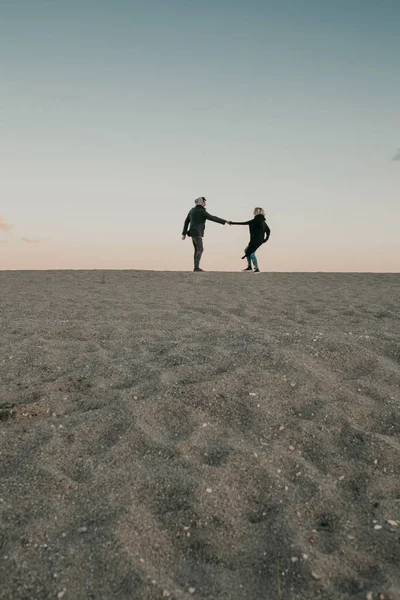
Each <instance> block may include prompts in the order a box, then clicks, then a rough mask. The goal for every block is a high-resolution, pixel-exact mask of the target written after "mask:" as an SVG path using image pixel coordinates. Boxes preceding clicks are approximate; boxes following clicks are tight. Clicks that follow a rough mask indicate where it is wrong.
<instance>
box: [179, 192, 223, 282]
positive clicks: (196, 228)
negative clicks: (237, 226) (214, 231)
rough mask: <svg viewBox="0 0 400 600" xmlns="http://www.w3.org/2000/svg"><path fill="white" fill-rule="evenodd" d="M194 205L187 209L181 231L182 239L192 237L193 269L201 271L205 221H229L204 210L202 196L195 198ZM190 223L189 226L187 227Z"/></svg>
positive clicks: (204, 200)
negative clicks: (187, 212)
mask: <svg viewBox="0 0 400 600" xmlns="http://www.w3.org/2000/svg"><path fill="white" fill-rule="evenodd" d="M194 203H195V206H194V207H193V208H192V209H191V210H190V211H189V214H188V216H187V217H186V219H185V224H184V226H183V231H182V240H185V239H186V236H187V235H189V236H190V237H191V238H192V242H193V246H194V269H193V270H194V271H197V272H198V271H203V269H200V259H201V255H202V254H203V249H204V247H203V236H204V230H205V228H206V221H214V223H221V225H225V223H230V221H226V220H225V219H220V218H219V217H213V216H212V215H210V214H209V213H208V212H207V211H206V204H207V200H206V199H205V198H204V196H201V197H200V198H196V200H195V201H194ZM189 225H190V228H189Z"/></svg>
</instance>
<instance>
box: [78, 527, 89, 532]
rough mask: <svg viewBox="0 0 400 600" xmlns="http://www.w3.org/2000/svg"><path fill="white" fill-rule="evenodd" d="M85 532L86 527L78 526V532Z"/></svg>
mask: <svg viewBox="0 0 400 600" xmlns="http://www.w3.org/2000/svg"><path fill="white" fill-rule="evenodd" d="M86 532H87V527H79V529H78V533H86Z"/></svg>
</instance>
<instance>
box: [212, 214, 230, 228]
mask: <svg viewBox="0 0 400 600" xmlns="http://www.w3.org/2000/svg"><path fill="white" fill-rule="evenodd" d="M206 219H207V221H214V223H220V224H221V225H225V223H230V221H227V220H226V219H220V218H219V217H214V216H213V215H210V213H208V212H206Z"/></svg>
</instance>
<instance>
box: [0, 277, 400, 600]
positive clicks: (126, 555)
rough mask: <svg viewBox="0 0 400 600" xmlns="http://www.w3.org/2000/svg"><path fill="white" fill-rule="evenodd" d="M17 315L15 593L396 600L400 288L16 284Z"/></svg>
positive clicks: (37, 596)
mask: <svg viewBox="0 0 400 600" xmlns="http://www.w3.org/2000/svg"><path fill="white" fill-rule="evenodd" d="M103 277H104V279H103ZM0 311H1V312H0V316H1V321H0V330H1V346H0V382H1V383H0V404H1V408H0V417H1V419H0V446H1V454H0V519H1V520H0V584H1V591H0V598H1V599H2V600H9V599H12V600H15V599H18V600H19V599H21V600H22V599H27V600H28V599H30V600H32V599H33V600H41V599H50V598H65V599H66V600H91V599H96V600H100V599H107V600H108V599H110V600H114V599H123V600H125V599H126V600H128V599H129V600H132V599H139V600H142V599H143V600H144V599H149V600H153V599H154V600H155V599H158V598H163V597H164V598H167V597H169V598H171V599H188V598H197V599H198V600H205V599H221V600H256V599H257V600H259V599H278V600H280V599H282V600H288V599H295V598H296V599H297V598H299V599H308V600H309V599H311V598H321V599H322V598H323V599H324V600H329V599H332V600H337V599H340V598H369V599H371V598H373V599H378V598H379V597H380V594H382V596H381V597H382V598H385V600H388V599H391V600H396V599H399V598H400V477H399V465H400V441H399V434H400V416H399V408H400V275H398V274H393V275H390V274H382V275H379V274H375V275H374V274H277V273H276V274H269V273H260V274H259V275H258V274H253V273H202V274H200V273H199V274H194V273H155V272H139V271H106V272H104V273H102V272H98V271H49V272H45V271H44V272H34V271H31V272H29V271H25V272H0ZM397 523H398V524H399V525H397Z"/></svg>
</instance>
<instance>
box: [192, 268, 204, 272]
mask: <svg viewBox="0 0 400 600" xmlns="http://www.w3.org/2000/svg"><path fill="white" fill-rule="evenodd" d="M193 271H194V272H195V273H204V271H203V269H200V267H195V268H194V269H193Z"/></svg>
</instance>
